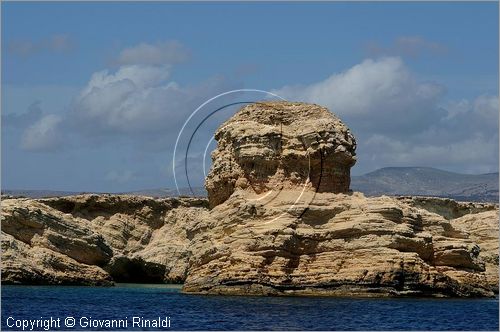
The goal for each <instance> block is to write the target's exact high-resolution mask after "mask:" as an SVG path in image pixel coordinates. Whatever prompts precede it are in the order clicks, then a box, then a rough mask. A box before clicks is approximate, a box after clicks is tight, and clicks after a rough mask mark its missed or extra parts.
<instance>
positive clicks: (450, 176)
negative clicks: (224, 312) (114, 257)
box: [2, 167, 498, 202]
mask: <svg viewBox="0 0 500 332" xmlns="http://www.w3.org/2000/svg"><path fill="white" fill-rule="evenodd" d="M351 189H352V190H354V191H361V192H363V193H364V194H365V195H367V196H378V195H392V196H399V195H405V196H406V195H412V196H437V197H448V198H452V199H456V200H459V201H475V202H498V173H488V174H479V175H471V174H460V173H453V172H447V171H443V170H440V169H436V168H430V167H386V168H381V169H378V170H376V171H374V172H371V173H367V174H365V175H361V176H353V177H352V179H351ZM193 191H194V196H206V191H205V188H203V187H194V188H193ZM180 192H181V195H183V196H192V195H191V192H190V190H189V188H180ZM82 193H83V192H69V191H50V190H2V194H6V195H12V196H25V197H33V198H41V197H54V196H69V195H76V194H82ZM121 194H132V195H143V196H151V197H172V196H178V194H177V190H176V189H171V188H164V189H146V190H137V191H131V192H124V193H121Z"/></svg>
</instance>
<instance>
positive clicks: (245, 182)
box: [205, 102, 356, 207]
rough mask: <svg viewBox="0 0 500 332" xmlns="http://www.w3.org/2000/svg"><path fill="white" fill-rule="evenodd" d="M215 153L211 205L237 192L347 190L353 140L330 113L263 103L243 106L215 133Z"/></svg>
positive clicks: (209, 186) (209, 187)
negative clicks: (249, 190) (303, 188)
mask: <svg viewBox="0 0 500 332" xmlns="http://www.w3.org/2000/svg"><path fill="white" fill-rule="evenodd" d="M215 139H216V140H217V143H218V145H217V149H216V150H215V151H214V152H213V153H212V161H213V165H212V168H211V170H210V174H209V175H208V177H207V179H206V184H205V186H206V189H207V192H208V199H209V201H210V205H211V206H212V207H214V206H216V205H218V204H220V203H223V202H224V201H225V200H226V199H228V198H229V196H231V194H232V193H233V192H234V191H235V190H237V189H246V188H251V190H252V191H254V192H256V193H262V192H267V191H270V190H274V191H280V190H283V189H287V188H296V187H302V186H306V187H310V188H313V189H314V190H316V191H319V192H333V193H342V192H347V191H349V183H350V169H351V167H352V166H353V165H354V163H355V162H356V158H355V149H356V141H355V139H354V136H353V135H352V134H351V133H350V131H349V129H348V128H347V127H346V126H345V125H344V124H343V123H342V121H340V120H339V119H338V118H337V117H336V116H334V115H333V114H332V113H330V112H329V111H328V109H326V108H324V107H321V106H318V105H311V104H303V103H289V102H262V103H255V104H251V105H248V106H245V107H243V108H242V109H241V110H240V111H239V112H238V113H236V114H235V115H234V116H233V117H232V118H231V119H229V120H228V121H226V122H225V123H224V124H223V125H222V126H221V127H220V128H219V129H218V130H217V132H216V133H215Z"/></svg>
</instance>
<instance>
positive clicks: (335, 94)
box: [274, 57, 445, 131]
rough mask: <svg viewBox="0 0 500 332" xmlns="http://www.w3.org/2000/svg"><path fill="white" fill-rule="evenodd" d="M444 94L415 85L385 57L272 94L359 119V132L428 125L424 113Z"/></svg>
mask: <svg viewBox="0 0 500 332" xmlns="http://www.w3.org/2000/svg"><path fill="white" fill-rule="evenodd" d="M444 91H445V89H444V87H443V86H441V85H439V84H436V83H426V82H417V81H416V80H415V78H414V77H413V75H412V73H411V72H410V71H409V70H408V69H407V67H406V66H405V64H404V63H403V61H402V60H401V59H400V58H396V57H386V58H381V59H378V60H372V59H368V60H365V61H363V62H362V63H360V64H358V65H355V66H353V67H352V68H350V69H348V70H347V71H345V72H343V73H339V74H333V75H331V76H330V77H328V78H327V79H325V80H323V81H320V82H318V83H314V84H311V85H309V86H285V87H283V88H281V89H279V90H276V91H274V92H275V93H277V94H278V95H281V96H283V97H285V98H287V99H290V100H300V101H308V102H313V103H318V104H320V105H324V106H327V107H329V108H330V110H331V111H332V112H334V113H336V114H338V115H339V116H341V117H343V118H346V119H349V120H351V121H357V120H361V119H362V120H363V123H364V124H363V125H362V126H360V128H361V129H366V128H368V127H371V128H375V127H383V128H384V129H385V130H394V131H400V130H405V131H407V130H412V129H413V128H414V127H415V126H418V125H419V124H420V123H427V122H428V121H429V119H428V118H427V115H426V114H425V113H424V112H423V110H424V109H426V110H429V109H430V108H432V107H433V106H434V105H435V104H436V101H437V100H438V99H439V98H440V97H441V96H442V95H443V93H444ZM432 111H435V112H438V110H436V109H433V110H432ZM359 122H360V123H361V121H359Z"/></svg>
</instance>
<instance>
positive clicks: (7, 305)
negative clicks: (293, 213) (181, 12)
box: [1, 284, 499, 331]
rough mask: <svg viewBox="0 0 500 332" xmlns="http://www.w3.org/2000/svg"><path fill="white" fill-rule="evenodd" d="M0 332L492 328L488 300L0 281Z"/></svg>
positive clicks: (495, 313) (493, 305) (493, 309)
mask: <svg viewBox="0 0 500 332" xmlns="http://www.w3.org/2000/svg"><path fill="white" fill-rule="evenodd" d="M1 299H2V302H1V307H2V312H1V314H2V315H1V321H2V325H1V327H2V331H9V330H12V331H22V330H23V329H24V330H37V331H54V330H67V331H73V330H170V331H175V330H362V331H371V330H379V331H380V330H384V331H388V330H404V331H412V330H454V331H457V330H473V331H480V330H491V331H498V328H499V326H498V317H499V302H498V297H497V298H490V299H447V298H437V299H428V298H425V299H422V298H397V299H396V298H384V299H373V298H365V299H359V298H357V299H356V298H332V297H254V296H208V295H188V294H183V293H182V292H181V286H180V285H145V284H117V285H116V286H115V287H105V288H103V287H73V286H7V285H6V286H2V287H1Z"/></svg>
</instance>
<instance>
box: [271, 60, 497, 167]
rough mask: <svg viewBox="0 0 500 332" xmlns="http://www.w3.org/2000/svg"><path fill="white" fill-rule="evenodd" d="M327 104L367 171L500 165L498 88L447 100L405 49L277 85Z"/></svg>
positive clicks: (283, 90) (285, 92) (288, 92)
mask: <svg viewBox="0 0 500 332" xmlns="http://www.w3.org/2000/svg"><path fill="white" fill-rule="evenodd" d="M275 92H276V93H277V94H279V95H281V96H284V97H285V98H287V99H290V100H302V101H308V102H313V103H318V104H321V105H325V106H327V107H329V108H330V110H332V111H333V112H334V113H336V114H338V115H339V116H340V117H341V118H342V119H343V120H344V121H345V122H346V123H347V124H348V125H349V126H350V127H351V129H352V130H353V132H354V133H355V135H356V137H357V138H358V155H359V161H358V168H359V169H360V171H361V172H366V171H370V170H373V169H375V168H378V167H384V166H415V165H419V166H434V167H443V168H446V169H451V170H468V171H471V172H474V171H496V170H498V96H488V95H482V96H478V97H477V98H475V99H474V100H467V99H464V100H459V101H447V102H445V101H444V100H443V99H444V98H443V97H444V94H445V92H446V89H445V87H444V86H442V85H440V84H437V83H432V82H420V81H418V80H417V79H416V78H415V75H414V74H413V73H412V72H411V71H410V70H409V69H408V68H407V66H406V65H405V63H404V62H403V61H402V60H401V58H398V57H384V58H380V59H377V60H373V59H368V60H365V61H363V62H362V63H360V64H358V65H355V66H353V67H352V68H350V69H348V70H346V71H345V72H342V73H335V74H332V75H331V76H329V77H328V78H326V79H324V80H322V81H319V82H316V83H313V84H311V85H308V86H285V87H283V88H281V89H278V90H276V91H275Z"/></svg>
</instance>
